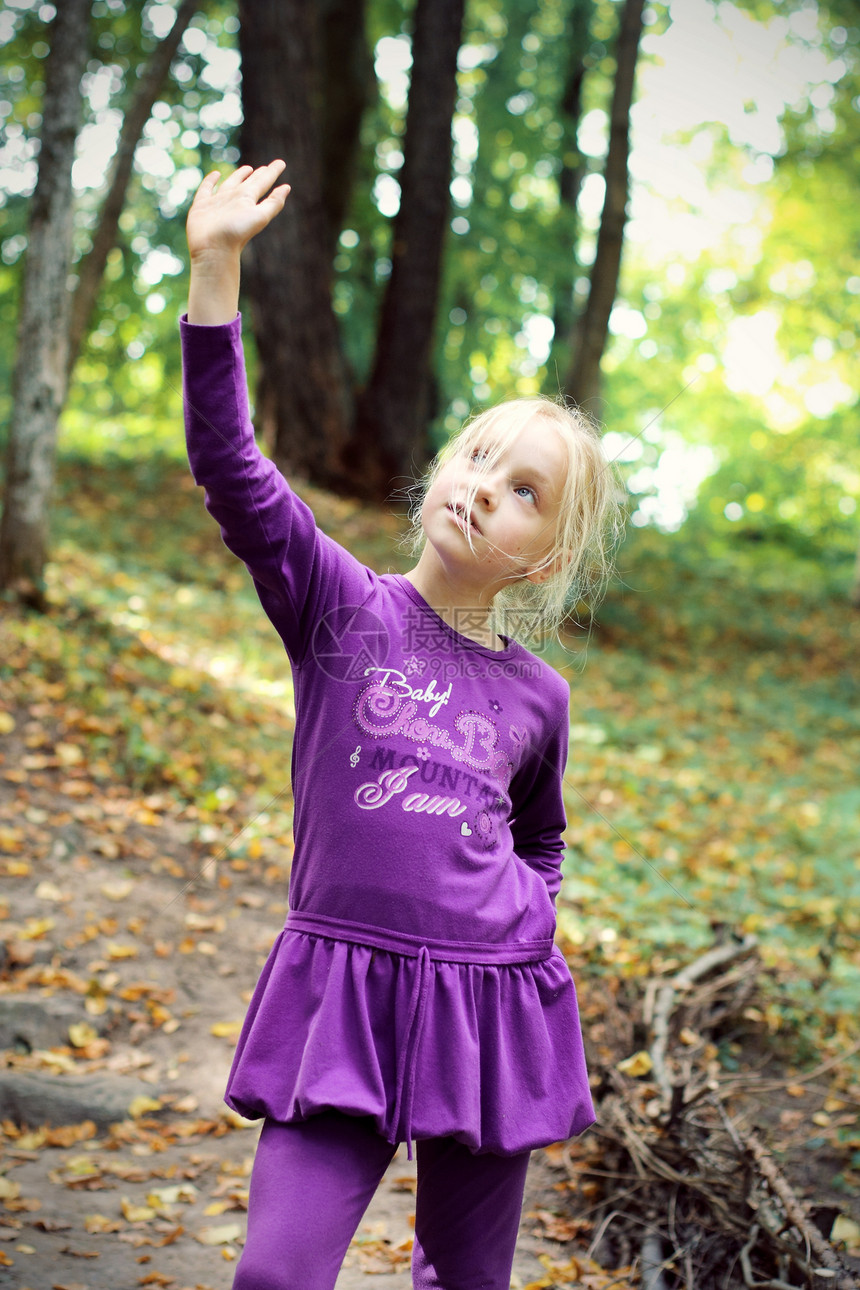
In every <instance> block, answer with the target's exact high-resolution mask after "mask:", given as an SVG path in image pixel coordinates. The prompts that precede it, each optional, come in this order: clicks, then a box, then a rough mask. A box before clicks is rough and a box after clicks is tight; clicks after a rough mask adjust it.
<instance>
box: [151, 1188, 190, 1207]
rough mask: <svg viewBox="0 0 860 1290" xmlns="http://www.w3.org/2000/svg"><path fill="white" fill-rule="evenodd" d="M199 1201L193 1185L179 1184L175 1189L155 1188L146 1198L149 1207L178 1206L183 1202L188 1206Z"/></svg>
mask: <svg viewBox="0 0 860 1290" xmlns="http://www.w3.org/2000/svg"><path fill="white" fill-rule="evenodd" d="M196 1199H197V1189H196V1187H192V1186H191V1183H178V1184H177V1185H176V1186H174V1187H153V1189H152V1191H151V1192H150V1193H149V1195H148V1196H147V1198H146V1203H147V1205H152V1206H153V1207H156V1206H158V1205H176V1204H177V1203H178V1202H179V1201H183V1202H184V1203H185V1204H186V1205H190V1204H192V1203H193V1202H194V1201H195V1200H196Z"/></svg>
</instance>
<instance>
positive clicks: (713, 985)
mask: <svg viewBox="0 0 860 1290" xmlns="http://www.w3.org/2000/svg"><path fill="white" fill-rule="evenodd" d="M761 971H762V965H761V962H760V959H759V956H758V953H757V950H756V943H755V938H754V937H746V938H744V939H742V940H741V939H730V940H727V941H726V942H725V943H723V944H718V945H716V946H715V947H714V948H712V949H710V950H708V952H707V953H705V954H703V955H702V956H701V957H700V958H698V959H696V960H695V962H693V963H691V964H689V965H688V966H687V967H685V968H684V969H683V970H682V971H680V972H678V973H677V975H675V976H674V977H671V978H669V979H661V980H658V981H656V982H651V983H650V984H649V986H648V989H647V990H646V992H645V994H644V997H643V998H641V999H640V1000H639V1001H638V1003H637V1005H636V1015H634V1016H631V1013H630V1012H629V1010H628V1009H627V1008H624V1009H619V1008H617V1005H616V1010H615V1020H616V1022H617V1023H618V1025H619V1027H620V1028H621V1029H623V1030H625V1031H626V1032H627V1039H628V1041H629V1040H630V1039H631V1038H633V1036H634V1035H635V1033H636V1028H637V1027H639V1033H640V1037H643V1038H644V1042H645V1043H646V1044H647V1045H648V1046H647V1047H642V1048H641V1049H640V1051H638V1052H637V1053H635V1054H634V1056H633V1057H631V1058H629V1059H628V1060H626V1061H622V1062H620V1063H617V1062H616V1061H615V1060H614V1059H610V1058H609V1054H610V1052H611V1050H612V1049H613V1048H615V1049H616V1055H617V1047H616V1044H617V1040H618V1039H619V1038H620V1035H618V1034H617V1033H616V1035H615V1036H613V1035H611V1034H607V1035H606V1036H605V1037H606V1038H607V1040H609V1041H610V1042H608V1043H607V1044H606V1046H605V1047H604V1048H603V1054H604V1057H605V1060H604V1061H603V1062H601V1061H600V1060H599V1058H598V1060H597V1061H594V1060H593V1059H592V1070H594V1071H596V1072H597V1073H599V1074H600V1076H601V1077H602V1082H601V1087H600V1088H599V1089H598V1091H597V1098H596V1101H597V1115H598V1123H597V1125H596V1126H595V1129H593V1130H592V1131H591V1133H590V1134H589V1135H588V1138H587V1139H585V1140H583V1142H584V1143H586V1142H588V1139H591V1140H592V1142H593V1141H594V1139H593V1136H592V1135H596V1138H597V1142H596V1143H595V1144H594V1146H593V1147H592V1148H591V1150H593V1151H595V1152H598V1154H597V1155H596V1156H595V1155H593V1156H592V1157H591V1158H590V1159H585V1160H583V1159H582V1156H581V1154H580V1151H579V1150H578V1149H577V1146H576V1145H574V1146H573V1147H572V1148H571V1149H570V1154H569V1155H568V1156H567V1158H566V1163H567V1165H568V1168H569V1171H570V1174H571V1178H572V1179H574V1178H575V1179H577V1180H578V1186H579V1187H582V1186H583V1183H585V1184H586V1185H585V1188H584V1190H585V1192H586V1194H588V1193H591V1196H592V1197H593V1196H594V1194H595V1193H597V1194H598V1195H599V1196H600V1197H601V1198H602V1199H601V1200H600V1203H599V1204H598V1206H597V1208H596V1210H593V1211H592V1214H593V1217H594V1225H593V1229H592V1230H593V1232H594V1239H593V1242H592V1247H591V1251H590V1253H591V1254H593V1255H595V1256H596V1257H597V1258H598V1259H599V1261H600V1262H601V1263H602V1264H603V1265H604V1266H610V1267H613V1266H614V1267H618V1266H619V1265H622V1264H624V1265H633V1266H636V1265H637V1264H638V1267H639V1272H640V1278H641V1285H642V1287H643V1290H735V1288H737V1290H740V1288H741V1287H744V1288H745V1290H797V1288H798V1287H809V1288H815V1290H858V1287H860V1278H858V1276H857V1275H856V1273H854V1272H852V1271H851V1270H850V1268H849V1267H848V1264H847V1263H846V1261H845V1259H844V1258H843V1257H842V1256H841V1255H840V1254H839V1253H838V1252H837V1251H836V1250H835V1249H834V1247H833V1246H832V1245H831V1244H830V1243H829V1242H828V1240H827V1238H826V1231H829V1226H828V1225H827V1224H826V1223H825V1224H824V1226H825V1228H826V1231H825V1232H822V1230H820V1228H819V1226H818V1225H816V1214H815V1211H814V1210H812V1209H810V1207H809V1206H808V1205H807V1204H806V1202H805V1201H804V1200H803V1199H802V1198H801V1197H800V1196H799V1195H798V1194H797V1193H796V1191H795V1190H794V1189H793V1188H792V1186H791V1185H790V1183H789V1181H788V1179H787V1178H786V1177H785V1174H784V1173H783V1171H782V1170H781V1169H780V1167H779V1165H778V1163H777V1161H776V1160H775V1159H774V1157H773V1155H772V1154H771V1152H770V1151H769V1150H768V1149H767V1147H766V1145H765V1143H764V1141H763V1140H762V1138H761V1136H760V1135H759V1133H757V1132H756V1131H755V1129H754V1128H752V1127H751V1125H750V1124H749V1122H748V1120H749V1117H748V1116H747V1115H744V1114H742V1113H738V1112H737V1111H736V1110H735V1107H734V1105H733V1101H734V1099H735V1097H736V1095H737V1094H738V1092H739V1090H740V1089H741V1088H742V1086H743V1084H744V1081H743V1080H742V1079H739V1078H738V1077H737V1076H732V1075H731V1074H729V1073H727V1072H725V1071H724V1070H723V1069H722V1067H721V1065H720V1063H719V1062H718V1061H716V1060H715V1053H716V1049H715V1045H714V1043H713V1040H714V1039H715V1038H718V1037H720V1036H724V1035H725V1034H726V1033H727V1032H731V1031H732V1030H734V1031H737V1030H738V1029H743V1028H744V1026H745V1025H748V1023H745V1022H744V1020H743V1018H744V1014H745V1012H746V1011H747V1010H748V1009H749V1007H750V1001H751V1000H752V999H753V997H754V996H755V995H756V993H757V983H758V980H759V976H760V973H761ZM604 1018H605V1019H606V1023H607V1026H608V1028H609V1029H610V1030H611V1028H612V1022H613V1018H612V1009H611V1008H610V1009H609V1010H608V1012H606V1013H604ZM613 1038H614V1040H615V1041H616V1042H611V1041H612V1040H613ZM627 1052H628V1053H629V1052H630V1047H629V1046H628V1047H627ZM748 1089H749V1081H747V1090H748ZM831 1218H832V1215H831Z"/></svg>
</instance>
